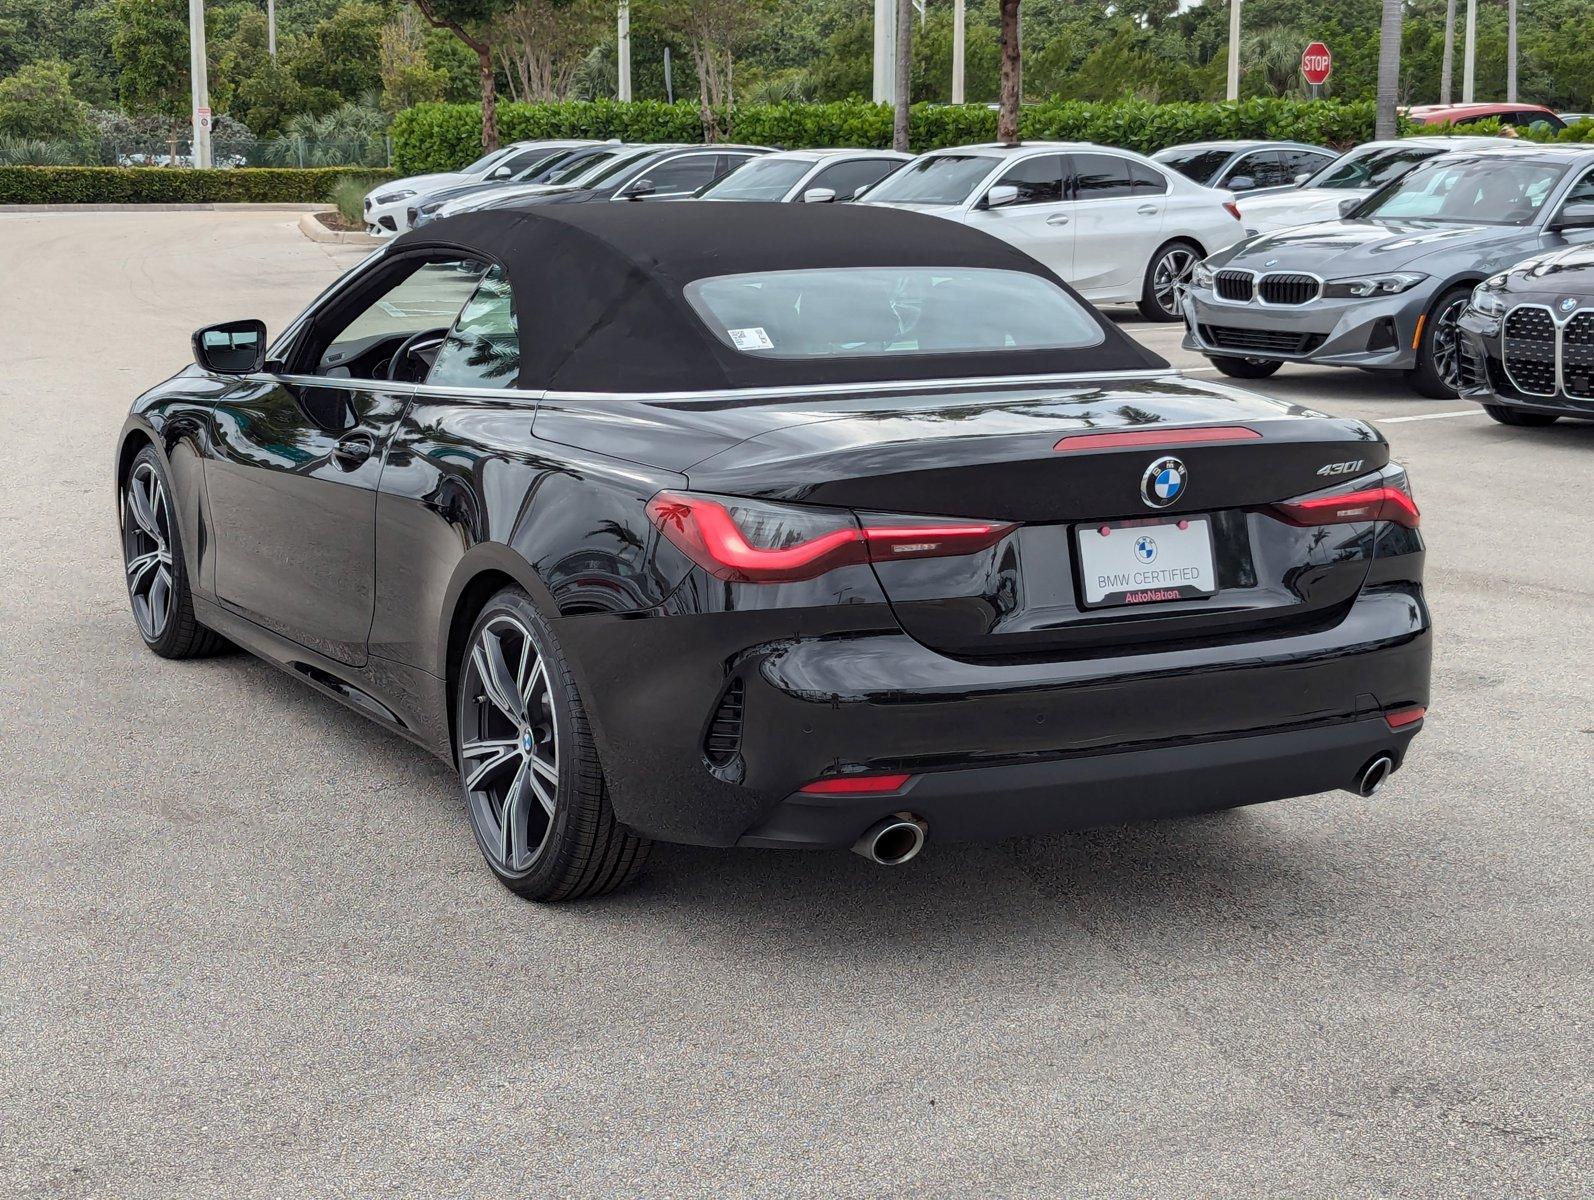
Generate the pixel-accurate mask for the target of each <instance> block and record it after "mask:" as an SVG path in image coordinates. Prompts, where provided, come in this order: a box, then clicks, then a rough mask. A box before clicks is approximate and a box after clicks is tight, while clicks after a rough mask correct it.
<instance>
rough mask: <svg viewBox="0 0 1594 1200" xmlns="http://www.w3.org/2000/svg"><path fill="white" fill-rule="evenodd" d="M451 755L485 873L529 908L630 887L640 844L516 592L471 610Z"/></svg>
mask: <svg viewBox="0 0 1594 1200" xmlns="http://www.w3.org/2000/svg"><path fill="white" fill-rule="evenodd" d="M454 677H455V679H457V680H458V685H457V693H456V697H455V720H454V748H455V762H456V763H457V764H458V766H459V775H460V785H461V787H462V788H463V789H464V793H465V806H466V808H467V810H468V811H469V813H470V824H471V829H472V830H473V831H474V832H475V834H476V843H477V845H479V846H480V847H481V851H482V855H483V856H484V857H485V858H486V859H487V864H488V866H490V867H491V868H492V870H493V873H494V874H495V875H497V876H498V878H499V880H500V881H501V882H502V883H503V884H504V886H505V887H507V888H509V890H510V891H512V892H515V893H517V894H518V895H521V896H524V897H526V898H527V899H529V900H544V901H553V900H573V899H577V898H579V897H582V896H598V895H602V894H603V893H605V892H611V891H613V890H614V889H616V888H618V887H621V886H623V885H625V884H627V883H629V882H630V881H631V880H633V879H634V878H636V876H637V874H638V873H639V872H640V871H641V869H642V864H643V862H644V861H645V860H646V859H647V854H648V847H649V844H650V843H649V842H648V841H647V839H645V838H642V837H639V836H638V835H637V834H635V833H633V832H632V831H631V830H629V829H627V828H626V827H625V826H624V825H622V824H620V822H619V821H618V820H616V819H615V815H614V811H613V809H611V808H610V806H609V795H608V790H607V788H606V787H605V784H604V779H603V769H602V767H601V766H600V765H599V763H598V751H597V746H596V745H595V743H594V742H593V740H592V733H591V730H590V728H589V726H588V724H587V716H586V710H585V709H584V708H583V706H582V701H581V695H580V693H579V692H578V691H577V690H576V684H575V680H574V678H573V677H572V676H571V673H570V668H569V665H568V664H567V663H566V662H565V658H564V655H563V654H562V653H561V652H560V649H559V643H558V641H557V640H556V639H555V638H554V636H553V633H552V632H551V631H550V630H549V629H548V626H547V624H546V623H545V622H544V621H543V619H542V618H541V616H539V615H538V613H537V610H536V609H535V608H534V607H533V606H532V603H531V600H530V598H529V597H528V596H527V595H526V593H525V592H523V591H521V590H520V589H519V588H516V587H511V588H505V589H504V590H503V591H501V592H499V593H498V594H497V595H495V596H494V597H493V598H492V599H491V600H490V601H489V602H488V604H487V607H486V608H485V609H483V610H482V613H481V615H480V616H479V617H477V619H476V624H475V625H474V626H473V627H472V629H471V632H470V638H469V640H467V641H466V643H465V647H464V650H463V651H462V652H461V655H460V659H459V661H458V662H457V663H456V664H455V675H454Z"/></svg>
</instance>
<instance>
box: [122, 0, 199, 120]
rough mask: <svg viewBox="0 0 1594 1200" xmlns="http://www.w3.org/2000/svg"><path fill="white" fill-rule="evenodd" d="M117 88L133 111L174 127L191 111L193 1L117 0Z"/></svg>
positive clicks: (125, 104)
mask: <svg viewBox="0 0 1594 1200" xmlns="http://www.w3.org/2000/svg"><path fill="white" fill-rule="evenodd" d="M111 51H112V53H113V54H114V55H115V56H116V65H117V71H118V75H117V91H118V93H119V95H120V96H121V100H122V107H123V109H125V110H126V111H127V112H128V113H130V114H132V115H134V116H159V117H164V118H166V119H167V122H168V124H169V125H170V126H171V127H172V128H174V129H175V127H176V125H177V123H178V122H179V121H181V120H182V119H183V118H184V117H186V116H187V115H188V109H189V90H188V6H187V5H186V4H184V3H183V0H116V33H115V36H113V37H112V39H111Z"/></svg>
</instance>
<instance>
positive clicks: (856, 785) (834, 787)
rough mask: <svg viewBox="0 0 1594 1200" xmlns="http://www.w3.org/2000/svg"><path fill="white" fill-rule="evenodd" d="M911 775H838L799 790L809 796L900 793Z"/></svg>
mask: <svg viewBox="0 0 1594 1200" xmlns="http://www.w3.org/2000/svg"><path fill="white" fill-rule="evenodd" d="M912 778H913V776H911V775H837V776H835V777H834V778H832V779H816V780H814V781H813V782H812V783H805V784H803V786H802V788H801V789H799V790H800V791H802V792H803V793H804V794H805V795H809V796H867V795H878V794H879V793H881V792H899V791H901V790H902V788H903V786H904V785H905V784H906V783H907V782H908V780H910V779H912Z"/></svg>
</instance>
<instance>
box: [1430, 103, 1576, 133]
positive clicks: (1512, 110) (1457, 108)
mask: <svg viewBox="0 0 1594 1200" xmlns="http://www.w3.org/2000/svg"><path fill="white" fill-rule="evenodd" d="M1405 113H1406V116H1408V117H1410V118H1411V119H1412V120H1413V121H1416V122H1417V123H1418V124H1419V125H1460V124H1462V123H1463V122H1466V121H1483V120H1487V119H1488V118H1490V117H1493V118H1494V119H1496V120H1498V121H1499V122H1500V123H1501V124H1502V125H1524V126H1525V125H1538V124H1541V123H1542V124H1545V125H1548V126H1549V127H1550V128H1551V129H1565V128H1566V122H1565V121H1563V120H1561V118H1560V117H1558V116H1556V114H1555V113H1553V112H1551V111H1550V110H1549V109H1547V108H1545V107H1544V105H1542V104H1419V105H1417V106H1416V107H1415V108H1408V109H1406V110H1405Z"/></svg>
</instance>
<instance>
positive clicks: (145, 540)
mask: <svg viewBox="0 0 1594 1200" xmlns="http://www.w3.org/2000/svg"><path fill="white" fill-rule="evenodd" d="M120 508H121V521H122V564H123V566H124V567H125V573H126V576H127V597H128V599H129V600H130V601H131V602H132V605H133V620H134V622H135V623H136V624H137V625H138V632H139V635H140V636H141V637H142V638H143V639H144V644H145V645H146V646H148V647H149V648H150V649H151V650H153V651H155V653H156V654H159V655H160V656H161V657H162V658H202V657H204V656H205V655H207V654H214V653H216V652H217V651H218V650H221V649H223V648H224V647H225V646H226V645H227V643H226V642H225V641H224V640H223V639H222V638H221V636H220V635H219V634H217V633H214V632H212V631H211V630H209V629H206V628H205V627H204V626H203V625H201V624H200V623H199V621H198V619H197V618H196V617H195V616H194V602H193V596H192V594H191V593H190V592H189V589H188V570H187V567H186V566H185V565H184V562H183V547H182V541H181V537H180V534H179V531H178V528H177V514H176V511H175V510H174V509H173V507H172V486H171V481H170V480H169V479H168V478H167V477H166V468H165V466H164V465H163V464H162V463H161V460H160V455H158V454H156V453H155V450H154V447H152V446H145V447H144V449H142V450H140V451H139V452H138V457H137V458H135V459H134V460H133V466H132V468H131V469H130V470H129V471H128V472H127V478H126V479H124V480H123V481H122V496H121V504H120Z"/></svg>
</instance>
